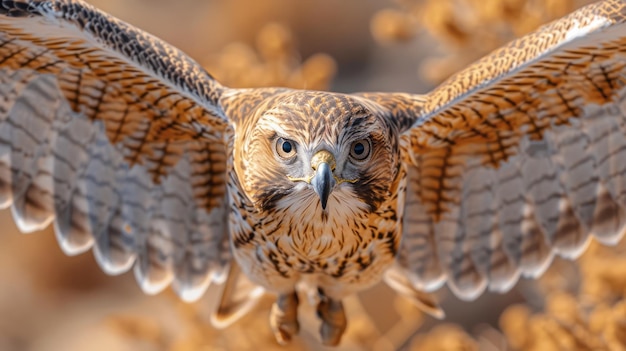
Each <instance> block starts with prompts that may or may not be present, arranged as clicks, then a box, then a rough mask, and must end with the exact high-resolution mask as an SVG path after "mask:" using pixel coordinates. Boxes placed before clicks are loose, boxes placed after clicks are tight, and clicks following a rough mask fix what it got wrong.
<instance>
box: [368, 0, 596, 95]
mask: <svg viewBox="0 0 626 351" xmlns="http://www.w3.org/2000/svg"><path fill="white" fill-rule="evenodd" d="M590 2H591V1H590V0H398V1H397V5H396V6H395V7H389V8H387V9H384V10H381V11H379V12H378V13H377V14H376V15H375V16H374V17H373V19H372V23H371V27H372V33H373V35H374V37H375V38H376V39H377V40H378V41H380V42H398V41H400V42H402V41H408V40H411V39H413V38H415V36H416V35H417V34H418V33H424V32H425V33H427V34H428V35H430V36H431V37H432V39H433V41H432V42H431V44H432V45H433V46H434V50H432V49H431V48H429V49H428V50H429V52H430V53H431V56H432V57H429V58H427V59H426V60H425V62H424V63H423V64H422V65H421V67H420V69H419V72H420V74H421V75H422V76H423V77H424V78H425V79H427V80H429V81H431V82H435V83H439V82H441V81H443V80H444V79H446V78H447V77H449V76H450V75H452V74H453V73H455V72H458V71H459V70H461V69H463V68H464V67H466V66H467V65H468V64H470V63H471V62H473V61H475V60H476V59H478V58H480V57H482V56H484V55H485V54H487V53H489V52H491V51H492V50H494V49H496V48H498V47H500V46H502V45H503V44H505V43H506V42H508V41H510V40H513V39H515V38H517V37H519V36H522V35H524V34H526V33H528V32H530V31H532V30H534V29H536V28H537V27H538V26H540V25H541V24H543V23H546V22H548V21H551V20H553V19H556V18H559V17H561V16H563V15H565V14H567V13H569V12H571V11H573V10H574V9H576V8H578V7H580V6H583V5H584V4H587V3H590ZM435 51H436V52H438V54H437V55H434V54H435Z"/></svg>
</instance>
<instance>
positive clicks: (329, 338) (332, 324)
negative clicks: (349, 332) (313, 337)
mask: <svg viewBox="0 0 626 351" xmlns="http://www.w3.org/2000/svg"><path fill="white" fill-rule="evenodd" d="M317 315H318V316H319V318H320V319H321V320H322V325H321V326H320V338H321V339H322V343H323V344H324V345H326V346H337V345H338V344H339V342H340V341H341V337H342V336H343V333H344V332H345V330H346V327H347V325H348V321H347V320H346V315H345V313H344V310H343V304H342V303H341V301H335V300H332V299H329V298H328V297H324V298H322V300H321V301H320V303H319V304H318V305H317Z"/></svg>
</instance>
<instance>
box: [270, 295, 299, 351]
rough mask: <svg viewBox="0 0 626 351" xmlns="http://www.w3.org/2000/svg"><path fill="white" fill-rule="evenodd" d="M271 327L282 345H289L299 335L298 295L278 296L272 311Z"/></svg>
mask: <svg viewBox="0 0 626 351" xmlns="http://www.w3.org/2000/svg"><path fill="white" fill-rule="evenodd" d="M270 326H271V327H272V331H273V332H274V337H275V338H276V341H277V342H278V343H279V344H281V345H285V344H287V343H289V341H291V338H292V337H293V336H294V335H296V334H298V331H300V324H298V295H297V294H296V293H295V292H293V293H290V294H284V295H278V298H277V299H276V302H274V304H273V305H272V310H271V311H270Z"/></svg>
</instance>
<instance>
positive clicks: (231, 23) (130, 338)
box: [0, 0, 626, 351]
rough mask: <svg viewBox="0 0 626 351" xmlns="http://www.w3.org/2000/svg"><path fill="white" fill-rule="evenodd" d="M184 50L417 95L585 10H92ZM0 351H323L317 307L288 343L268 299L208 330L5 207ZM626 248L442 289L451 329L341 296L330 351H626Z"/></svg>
mask: <svg viewBox="0 0 626 351" xmlns="http://www.w3.org/2000/svg"><path fill="white" fill-rule="evenodd" d="M89 2H90V3H93V4H94V5H96V6H98V7H100V8H101V9H103V10H105V11H107V12H110V13H112V14H114V15H115V16H117V17H120V18H122V19H124V20H126V21H127V22H130V23H132V24H134V25H135V26H137V27H139V28H142V29H144V30H147V31H148V32H151V33H153V34H155V35H157V36H159V37H161V38H163V39H164V40H166V41H168V42H170V43H173V44H174V45H176V46H178V47H179V48H181V49H182V50H183V51H185V52H187V53H188V54H189V55H190V56H192V57H193V58H195V59H196V60H197V61H199V62H200V63H202V64H203V65H204V66H206V67H207V69H208V70H209V71H210V72H211V73H212V74H213V75H214V76H215V77H216V78H217V79H218V80H220V81H221V82H222V83H223V84H225V85H228V86H231V87H258V86H289V87H293V88H308V89H320V90H333V91H340V92H353V91H364V90H378V91H404V92H412V93H420V92H426V91H428V90H429V89H431V88H432V87H434V86H435V85H436V84H438V83H440V82H441V81H442V80H444V79H445V78H446V77H448V76H449V75H451V74H452V73H454V72H456V71H458V70H459V69H461V68H463V67H465V66H466V65H468V64H469V63H471V62H472V61H474V60H475V59H477V58H479V57H480V56H482V55H484V54H486V53H488V52H489V51H491V50H493V49H494V48H496V47H498V46H500V45H502V44H504V43H505V42H507V41H509V40H511V39H512V38H515V37H517V36H520V35H523V34H525V33H527V32H529V31H530V30H532V29H534V28H536V27H537V26H538V25H540V24H541V23H545V22H546V21H549V20H551V19H553V18H557V17H560V16H562V15H564V14H566V13H568V12H570V11H572V10H573V9H575V8H577V7H580V6H582V5H583V4H584V3H587V2H589V1H581V0H399V1H392V0H379V1H374V0H367V1H364V0H342V1H336V0H317V1H293V0H265V1H262V2H261V1H255V0H229V1H225V0H224V1H216V0H177V1H173V0H91V1H89ZM0 223H4V225H3V227H2V230H1V231H0V237H1V239H0V240H2V241H1V242H2V244H1V245H0V287H1V288H0V350H3V351H4V350H9V351H13V350H19V351H21V350H28V351H31V350H33V351H35V350H37V351H40V350H41V351H44V350H45V351H48V350H66V351H73V350H121V351H124V350H139V351H141V350H168V351H189V350H296V349H298V350H301V349H304V350H321V349H323V347H322V346H321V345H320V344H319V342H318V339H317V330H318V324H317V323H318V322H317V320H316V319H315V318H314V311H313V309H312V308H311V307H308V308H305V309H304V310H302V311H301V313H300V316H301V322H302V324H303V325H302V331H301V333H300V336H299V337H298V338H296V339H295V340H294V341H293V343H292V344H291V345H290V346H287V347H280V346H278V345H277V344H276V343H275V341H274V338H273V336H272V334H271V331H270V328H269V324H268V313H269V306H270V304H271V299H263V300H262V302H261V303H260V304H259V306H258V307H256V308H255V309H254V310H253V311H252V312H251V313H249V314H248V315H247V316H246V317H244V318H243V319H242V320H241V321H240V322H238V323H236V324H235V325H233V326H231V327H229V328H227V329H225V330H215V329H213V328H212V327H211V326H210V324H209V322H208V315H207V306H208V304H209V303H208V301H207V300H206V298H205V299H203V300H200V301H199V302H197V303H194V304H186V303H183V302H180V301H179V300H178V299H177V298H176V296H175V295H174V294H173V293H172V292H171V291H169V290H167V291H166V292H164V293H162V294H160V295H157V296H146V295H144V294H143V293H141V291H140V290H139V288H138V286H137V285H136V284H135V282H134V278H133V276H132V274H125V275H122V276H118V277H109V276H106V275H105V274H103V273H102V272H101V271H100V270H99V268H98V267H97V265H96V263H95V260H94V258H93V256H92V254H91V253H87V254H83V255H80V256H77V257H65V256H64V255H63V254H62V253H61V250H60V249H59V248H58V246H57V244H56V242H55V239H54V234H53V233H52V231H51V230H47V231H44V232H41V233H36V234H31V235H19V234H18V232H17V230H16V228H15V226H14V224H13V221H12V219H11V215H10V213H9V212H8V211H4V212H0ZM625 295H626V245H625V244H620V245H618V246H617V247H613V248H604V247H600V246H598V245H595V243H592V245H591V246H590V249H589V250H588V251H587V253H586V254H585V255H583V256H582V257H581V258H580V259H579V260H578V261H576V262H565V261H562V260H559V259H557V260H555V263H554V264H553V266H552V267H551V268H550V270H549V271H548V272H547V273H546V274H545V275H544V277H543V278H542V279H540V280H538V281H527V280H522V281H521V282H520V283H519V284H518V285H517V286H516V287H515V289H513V290H512V291H511V292H510V293H508V294H505V295H500V294H486V295H484V296H483V297H481V298H480V299H479V300H477V301H474V302H463V301H459V300H458V299H456V298H454V296H452V294H450V293H449V292H448V291H447V289H446V288H442V289H441V291H439V292H438V293H437V296H438V298H439V300H440V301H441V304H442V307H443V309H444V310H445V311H446V313H447V317H446V318H445V319H444V320H435V319H433V318H432V317H429V316H426V315H423V314H422V313H421V312H420V311H419V310H418V309H417V308H416V307H414V306H413V305H412V304H411V303H410V302H408V301H406V300H404V299H403V298H401V297H398V296H397V295H396V294H394V293H393V292H392V291H391V290H390V289H389V288H387V287H386V286H383V285H380V286H377V287H375V288H374V289H372V290H370V291H367V292H364V293H361V294H360V295H359V296H355V297H353V298H350V299H348V300H347V301H346V302H345V304H346V309H347V311H346V312H347V316H348V318H349V327H348V330H347V333H346V335H345V336H344V338H343V341H342V344H341V346H340V347H339V348H337V349H338V350H564V349H569V350H574V349H580V350H624V349H626V303H625V302H624V301H625V300H624V296H625Z"/></svg>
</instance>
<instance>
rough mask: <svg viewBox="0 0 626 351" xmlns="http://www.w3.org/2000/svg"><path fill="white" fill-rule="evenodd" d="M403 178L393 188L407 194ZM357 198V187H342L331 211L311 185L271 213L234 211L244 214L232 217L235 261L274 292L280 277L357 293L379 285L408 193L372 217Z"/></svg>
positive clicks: (251, 209)
mask: <svg viewBox="0 0 626 351" xmlns="http://www.w3.org/2000/svg"><path fill="white" fill-rule="evenodd" d="M403 174H404V173H403V172H400V174H398V177H397V179H396V180H395V183H396V186H394V187H392V188H394V189H397V188H398V187H399V188H401V189H404V182H405V179H404V178H405V177H404V175H403ZM356 192H358V188H355V187H354V185H353V184H348V183H344V184H341V185H338V186H337V188H336V189H335V190H333V192H332V194H331V196H330V198H329V200H328V206H327V208H326V210H323V209H322V207H321V205H320V200H319V197H318V196H317V195H316V194H315V192H314V191H313V190H312V189H310V187H308V186H307V185H306V184H302V185H301V186H298V187H296V188H295V189H294V191H293V192H292V193H291V194H290V195H289V196H285V197H283V198H281V199H280V200H278V201H277V202H276V206H275V207H274V208H273V209H272V210H271V211H270V212H271V213H266V212H265V211H257V210H256V209H255V208H254V207H253V206H234V207H233V208H236V207H238V208H240V209H241V208H242V207H244V208H245V209H242V210H239V211H233V213H231V216H232V217H234V218H232V219H235V220H231V221H230V223H231V224H232V225H233V227H232V228H231V239H232V241H233V245H234V247H236V248H237V249H236V250H234V251H235V256H236V257H237V259H238V261H239V263H240V265H241V266H242V268H243V270H244V271H247V272H255V274H253V275H249V276H254V277H257V278H258V280H257V283H259V284H261V285H263V286H265V287H269V288H270V289H271V287H273V286H274V287H275V286H277V283H276V281H275V280H276V279H277V277H278V276H280V278H278V280H287V281H289V282H293V281H296V280H299V279H300V277H301V275H302V274H314V275H322V276H325V278H329V277H330V279H331V280H332V281H335V282H343V281H345V282H349V283H351V284H355V287H356V286H359V285H363V286H364V287H365V286H369V285H371V284H372V283H374V282H376V281H378V280H379V279H380V275H381V274H382V272H383V271H384V270H385V268H387V267H388V266H389V265H390V264H391V263H392V262H393V259H394V257H395V254H396V251H397V248H398V244H399V241H400V233H401V217H402V216H401V215H400V214H401V213H402V210H403V205H404V200H403V198H404V196H403V191H402V192H400V194H398V195H397V196H396V195H394V196H389V198H388V199H387V200H386V201H384V202H383V204H382V205H381V206H380V207H379V208H378V209H376V210H373V211H372V210H370V208H369V206H368V205H367V204H366V203H364V202H363V201H362V200H361V199H360V197H359V196H357V193H356ZM234 200H235V201H240V198H237V199H234ZM242 211H243V212H242ZM241 218H245V219H246V221H242V220H241Z"/></svg>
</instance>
